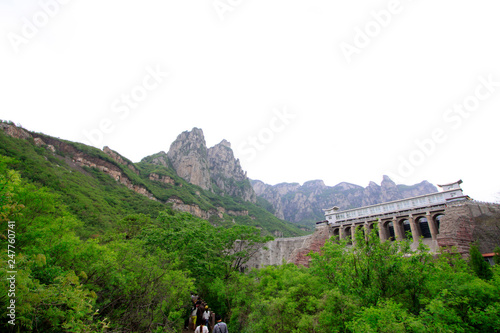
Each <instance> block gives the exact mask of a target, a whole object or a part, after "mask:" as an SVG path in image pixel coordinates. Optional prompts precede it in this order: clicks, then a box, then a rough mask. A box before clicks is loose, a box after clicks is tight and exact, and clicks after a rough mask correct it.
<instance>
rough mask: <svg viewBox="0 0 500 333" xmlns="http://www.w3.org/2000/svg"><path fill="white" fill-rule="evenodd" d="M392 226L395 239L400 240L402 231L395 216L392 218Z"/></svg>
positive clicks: (402, 237)
mask: <svg viewBox="0 0 500 333" xmlns="http://www.w3.org/2000/svg"><path fill="white" fill-rule="evenodd" d="M392 226H393V228H394V235H395V236H396V240H398V241H400V240H403V239H404V236H403V231H402V230H401V227H400V225H399V224H398V220H397V219H396V216H394V217H393V218H392Z"/></svg>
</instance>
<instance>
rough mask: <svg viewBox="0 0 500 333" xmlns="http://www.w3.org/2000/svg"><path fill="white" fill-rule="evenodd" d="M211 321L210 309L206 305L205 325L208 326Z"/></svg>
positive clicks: (204, 313) (204, 312)
mask: <svg viewBox="0 0 500 333" xmlns="http://www.w3.org/2000/svg"><path fill="white" fill-rule="evenodd" d="M209 319H210V309H209V308H208V305H205V311H203V320H204V324H205V325H207V326H208V321H209Z"/></svg>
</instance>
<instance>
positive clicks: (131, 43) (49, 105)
mask: <svg viewBox="0 0 500 333" xmlns="http://www.w3.org/2000/svg"><path fill="white" fill-rule="evenodd" d="M65 2H67V3H65ZM47 3H48V4H50V5H48V6H46V9H45V11H44V9H42V5H41V4H47ZM54 3H57V4H59V2H56V0H43V1H41V2H38V1H31V0H25V1H22V4H20V1H15V0H0V22H1V25H0V29H1V30H2V31H1V34H2V38H1V40H0V55H1V61H0V94H1V95H0V96H1V97H0V110H1V111H0V119H4V120H12V121H14V122H16V123H20V124H21V125H22V126H23V127H25V128H27V129H29V130H33V131H37V132H43V133H46V134H49V135H52V136H56V137H60V138H63V139H67V140H73V141H79V142H85V143H89V144H93V145H95V146H98V147H99V148H102V146H105V145H107V146H110V147H111V148H112V149H114V150H116V151H118V152H119V153H121V154H122V155H124V156H125V157H127V158H129V159H131V160H133V161H139V160H140V159H141V158H143V157H144V156H147V155H150V154H153V153H157V152H159V151H161V150H164V151H168V149H169V147H170V144H171V143H172V141H173V140H175V138H176V137H177V135H178V134H180V133H181V132H182V131H185V130H190V129H191V128H193V127H199V128H202V129H203V131H204V134H205V138H206V141H207V144H208V146H213V145H215V144H217V143H218V142H220V141H221V140H222V139H227V140H228V141H230V142H231V143H232V147H233V149H234V150H235V153H236V156H237V157H238V158H240V160H241V164H242V166H243V169H245V170H247V171H248V176H249V177H250V178H253V179H261V180H263V181H264V182H266V183H269V184H276V183H279V182H299V183H303V182H304V181H307V180H312V179H323V180H324V181H325V183H326V184H327V185H331V186H333V185H335V184H337V183H339V182H341V181H347V182H351V183H355V184H358V185H362V186H366V185H368V182H369V181H370V180H373V181H375V182H376V183H380V181H381V180H382V175H383V174H389V175H390V176H391V177H392V178H393V179H394V180H395V181H396V182H397V183H404V184H413V183H417V182H420V181H422V180H424V179H426V180H428V181H430V182H431V183H434V184H440V183H447V182H452V181H455V180H458V179H462V180H463V181H464V183H463V185H462V187H463V189H464V192H465V194H468V195H470V196H471V197H473V198H474V199H478V200H485V201H493V200H498V199H499V195H498V193H499V192H500V177H499V175H498V171H499V164H500V156H499V150H498V144H499V141H500V140H499V139H500V134H499V133H500V131H499V124H500V113H499V112H498V111H499V107H500V83H499V82H500V39H499V32H500V19H499V18H498V14H499V12H500V3H499V2H498V1H496V0H484V1H460V0H458V1H457V0H455V1H448V0H445V1H430V0H418V1H416V0H414V1H410V0H400V1H397V0H389V1H387V0H386V1H379V0H376V1H347V0H345V1H327V0H307V1H305V0H304V1H296V0H274V1H265V0H239V1H237V0H217V1H216V2H214V1H213V0H204V1H181V0H177V1H166V0H163V1H159V0H157V1H128V0H120V1H117V0H114V1H95V0H86V1H82V0H65V1H62V0H60V4H59V5H58V6H57V7H55V6H54ZM62 3H64V4H62ZM214 3H215V4H218V5H219V7H218V8H219V12H218V11H217V10H216V8H215V7H214ZM224 10H225V11H224ZM388 10H390V11H388ZM46 12H48V13H49V14H50V15H49V14H46ZM371 13H372V14H371ZM373 13H375V15H374V14H373ZM377 13H378V16H379V18H378V19H379V21H380V22H381V23H377V20H376V19H375V16H377ZM387 13H389V16H388V15H387ZM221 17H222V18H223V19H221ZM31 24H36V25H38V26H39V27H36V25H35V29H36V30H33V26H31V27H30V25H31ZM366 29H369V30H368V31H369V34H370V35H371V37H370V36H362V35H360V33H359V31H366ZM370 29H371V30H370ZM377 29H378V30H377ZM363 43H364V44H363ZM347 44H349V45H351V46H350V47H351V49H350V50H351V51H352V50H353V48H354V47H356V46H357V49H356V52H357V53H352V54H351V55H350V57H349V56H347V57H346V56H345V54H344V53H343V51H342V49H341V47H342V46H343V47H344V49H346V48H348V47H349V46H346V45H347ZM16 50H17V52H16ZM347 58H349V59H350V62H348V59H347ZM158 70H159V71H160V72H168V74H169V75H168V77H159V79H158V80H159V81H158V82H160V83H159V84H157V83H156V81H154V80H153V79H152V78H151V77H150V74H149V72H151V71H158ZM162 75H163V74H162ZM481 78H482V79H481ZM144 80H146V81H145V82H146V85H147V86H148V87H149V89H150V91H147V90H145V89H144V88H143V81H144ZM488 80H489V81H490V82H493V83H489V84H485V83H484V81H488ZM144 92H145V94H143V95H141V93H144ZM133 93H135V96H136V97H133V98H137V99H138V100H140V101H139V102H137V103H135V102H133V101H132V102H131V103H132V104H131V105H133V106H134V107H133V108H132V107H128V106H125V105H126V104H123V102H122V101H121V98H122V97H123V95H130V94H133ZM478 97H479V98H478ZM142 99H143V100H142ZM463 103H466V104H467V103H469V104H468V105H467V108H468V109H469V110H471V111H470V112H469V111H467V110H466V109H464V110H465V111H463V113H462V114H459V113H458V111H457V109H455V110H453V106H454V105H455V104H457V105H463ZM450 108H451V109H450ZM448 109H450V110H449V111H447V110H448ZM285 110H286V111H285ZM286 113H288V115H289V116H288V118H286V119H285V120H284V121H283V120H281V119H280V118H277V117H276V114H286ZM101 122H104V130H106V133H104V132H102V130H101V129H99V124H100V123H101ZM106 122H107V124H106ZM85 132H87V133H91V135H93V139H91V140H88V139H87V138H86V136H85V134H84V133H85ZM433 133H434V134H433ZM100 135H102V136H100ZM430 140H433V142H434V143H429V142H431V141H430ZM91 141H93V142H91ZM417 141H418V142H422V143H423V144H422V145H423V146H422V145H421V148H419V146H418V145H417V144H416V142H417ZM422 147H423V148H422ZM423 150H424V151H423ZM425 151H427V154H426V155H424V153H425ZM403 160H405V161H406V162H402V161H403Z"/></svg>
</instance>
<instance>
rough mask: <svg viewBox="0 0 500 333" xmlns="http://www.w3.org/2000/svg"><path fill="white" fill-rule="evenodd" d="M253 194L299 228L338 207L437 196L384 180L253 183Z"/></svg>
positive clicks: (428, 188)
mask: <svg viewBox="0 0 500 333" xmlns="http://www.w3.org/2000/svg"><path fill="white" fill-rule="evenodd" d="M251 182H252V186H253V188H254V190H255V192H256V194H257V195H258V196H260V197H262V198H264V199H266V200H267V201H269V202H270V203H271V204H272V206H273V208H274V210H275V211H274V214H275V215H276V216H277V217H278V218H281V219H284V220H287V221H290V222H293V223H301V224H313V223H314V222H316V221H321V220H323V219H324V215H323V211H322V209H325V208H330V207H332V206H338V207H339V208H340V209H350V208H356V207H362V206H367V205H374V204H377V203H382V202H387V201H392V200H398V199H403V198H409V197H413V196H417V195H423V194H428V193H434V192H437V188H436V187H435V186H434V185H432V184H430V183H429V182H427V181H423V182H421V183H419V184H415V185H412V186H406V185H396V184H395V183H394V182H393V181H392V180H391V179H390V178H389V177H387V176H384V177H383V180H382V183H381V185H377V184H376V183H374V182H370V183H369V185H368V186H367V187H366V188H363V187H361V186H359V185H354V184H350V183H346V182H342V183H339V184H337V185H335V186H333V187H332V186H326V185H325V183H324V182H323V181H322V180H313V181H308V182H305V183H304V184H303V185H302V186H300V184H298V183H282V184H277V185H274V186H272V185H268V184H265V183H263V182H262V181H260V180H252V181H251Z"/></svg>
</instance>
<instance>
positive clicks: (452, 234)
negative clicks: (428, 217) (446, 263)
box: [437, 201, 500, 255]
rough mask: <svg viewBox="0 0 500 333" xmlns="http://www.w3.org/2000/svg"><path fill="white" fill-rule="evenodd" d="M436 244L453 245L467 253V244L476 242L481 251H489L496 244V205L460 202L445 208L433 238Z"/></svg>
mask: <svg viewBox="0 0 500 333" xmlns="http://www.w3.org/2000/svg"><path fill="white" fill-rule="evenodd" d="M437 241H438V244H439V247H441V248H445V249H448V248H451V247H456V249H457V251H458V252H459V253H462V254H464V255H466V254H468V253H469V248H470V244H471V243H472V242H474V241H478V242H479V245H480V251H481V252H482V253H490V252H493V249H494V248H495V246H498V245H500V205H499V204H494V203H482V202H477V201H463V202H459V203H456V204H451V205H449V206H448V207H446V211H445V215H444V217H443V218H442V220H441V226H440V228H439V235H438V238H437Z"/></svg>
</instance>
